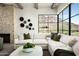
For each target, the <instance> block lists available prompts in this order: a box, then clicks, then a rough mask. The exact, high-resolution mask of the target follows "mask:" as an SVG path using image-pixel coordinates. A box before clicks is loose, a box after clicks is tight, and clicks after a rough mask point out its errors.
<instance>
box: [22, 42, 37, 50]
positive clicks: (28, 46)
mask: <svg viewBox="0 0 79 59" xmlns="http://www.w3.org/2000/svg"><path fill="white" fill-rule="evenodd" d="M34 47H35V44H32V43H26V44H25V45H24V46H23V49H27V48H34Z"/></svg>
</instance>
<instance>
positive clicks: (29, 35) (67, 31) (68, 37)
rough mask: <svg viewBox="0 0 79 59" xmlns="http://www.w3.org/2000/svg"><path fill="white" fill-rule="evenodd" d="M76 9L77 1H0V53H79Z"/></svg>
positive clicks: (60, 54) (57, 54) (23, 54)
mask: <svg viewBox="0 0 79 59" xmlns="http://www.w3.org/2000/svg"><path fill="white" fill-rule="evenodd" d="M76 6H77V7H76ZM78 11H79V4H78V3H0V37H1V38H0V56H79V52H78V47H79V21H78V16H79V13H78Z"/></svg>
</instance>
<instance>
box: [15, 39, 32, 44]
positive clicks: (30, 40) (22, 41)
mask: <svg viewBox="0 0 79 59" xmlns="http://www.w3.org/2000/svg"><path fill="white" fill-rule="evenodd" d="M27 42H30V43H32V39H28V40H17V39H16V40H15V44H20V45H23V44H25V43H27Z"/></svg>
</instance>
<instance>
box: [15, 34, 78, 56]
mask: <svg viewBox="0 0 79 59" xmlns="http://www.w3.org/2000/svg"><path fill="white" fill-rule="evenodd" d="M74 38H75V39H76V40H77V43H76V44H75V45H74V46H72V47H70V46H69V44H68V43H69V42H70V41H71V40H73V39H74ZM27 42H30V43H34V44H36V45H40V46H41V47H42V48H43V49H48V50H49V52H50V54H51V55H52V56H53V54H54V52H55V50H56V49H64V50H68V51H73V52H74V53H75V54H76V55H78V56H79V37H77V36H68V35H62V34H61V38H60V41H54V40H51V38H50V37H47V38H46V36H45V35H43V34H38V35H37V34H35V35H33V37H32V39H28V40H23V39H15V47H18V46H21V45H23V44H25V43H27Z"/></svg>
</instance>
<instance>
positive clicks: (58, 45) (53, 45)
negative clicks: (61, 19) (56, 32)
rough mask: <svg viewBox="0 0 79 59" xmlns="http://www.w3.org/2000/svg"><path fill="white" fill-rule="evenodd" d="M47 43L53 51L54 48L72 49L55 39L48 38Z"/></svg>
mask: <svg viewBox="0 0 79 59" xmlns="http://www.w3.org/2000/svg"><path fill="white" fill-rule="evenodd" d="M48 45H49V46H50V47H51V49H52V50H53V52H54V51H55V50H56V49H65V50H69V51H72V48H71V47H70V46H68V45H65V44H63V43H62V42H57V41H53V40H49V41H48Z"/></svg>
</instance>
